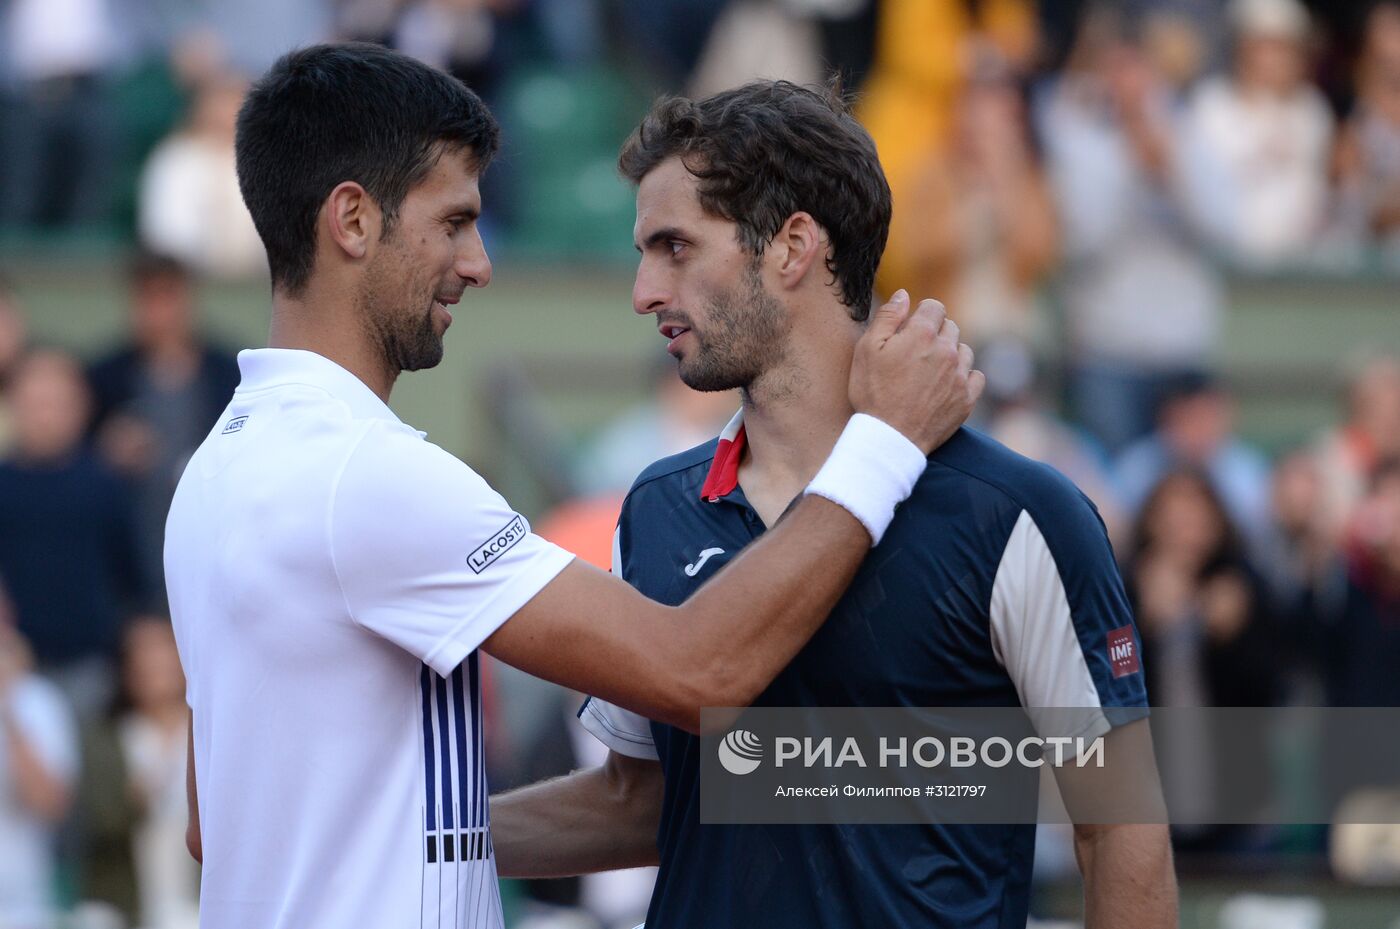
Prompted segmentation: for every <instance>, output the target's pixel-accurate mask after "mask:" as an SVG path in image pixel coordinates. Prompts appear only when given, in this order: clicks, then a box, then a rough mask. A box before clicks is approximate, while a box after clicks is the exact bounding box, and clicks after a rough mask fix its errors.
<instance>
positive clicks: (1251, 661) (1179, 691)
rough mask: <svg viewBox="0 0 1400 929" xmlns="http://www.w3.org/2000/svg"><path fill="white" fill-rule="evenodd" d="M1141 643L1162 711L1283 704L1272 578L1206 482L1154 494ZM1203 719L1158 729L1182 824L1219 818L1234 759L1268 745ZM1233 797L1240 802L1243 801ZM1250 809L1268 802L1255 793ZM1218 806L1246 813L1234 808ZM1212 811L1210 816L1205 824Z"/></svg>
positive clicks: (1190, 838) (1191, 476)
mask: <svg viewBox="0 0 1400 929" xmlns="http://www.w3.org/2000/svg"><path fill="white" fill-rule="evenodd" d="M1124 579H1125V581H1126V584H1127V589H1128V596H1129V600H1130V602H1131V603H1132V606H1133V614H1134V616H1136V618H1137V624H1138V632H1139V634H1140V635H1141V637H1142V661H1143V667H1144V669H1145V673H1146V674H1147V697H1148V700H1149V701H1150V702H1151V704H1152V705H1153V706H1161V707H1184V708H1186V707H1210V706H1273V705H1275V704H1276V703H1277V702H1278V699H1279V696H1280V691H1281V684H1282V668H1281V667H1280V649H1279V648H1278V643H1277V641H1276V635H1275V631H1274V626H1273V623H1272V621H1271V617H1270V614H1269V612H1268V605H1269V604H1268V598H1267V594H1266V590H1265V588H1264V585H1263V582H1262V581H1261V580H1260V578H1259V576H1258V575H1257V574H1256V572H1255V571H1254V569H1253V567H1252V566H1251V565H1250V563H1249V562H1248V560H1247V559H1246V558H1245V555H1244V547H1243V544H1242V543H1241V541H1240V537H1239V533H1238V531H1237V530H1236V528H1235V526H1234V525H1233V524H1232V523H1231V521H1230V517H1229V514H1228V512H1227V511H1226V509H1225V506H1224V504H1223V503H1222V502H1221V500H1220V498H1219V496H1218V495H1217V494H1216V492H1215V490H1214V488H1213V487H1212V486H1211V482H1210V480H1209V478H1208V477H1206V475H1204V474H1202V473H1200V472H1198V471H1191V470H1180V471H1173V472H1171V473H1170V474H1168V475H1166V476H1165V477H1164V478H1163V479H1162V480H1161V482H1160V483H1159V484H1158V485H1157V486H1156V487H1155V488H1153V490H1152V492H1151V494H1150V495H1149V496H1148V498H1147V501H1146V503H1145V505H1144V506H1143V509H1142V512H1141V514H1139V517H1138V521H1137V525H1136V527H1135V529H1134V531H1133V541H1132V543H1131V546H1130V548H1129V552H1128V560H1127V564H1126V566H1125V568H1124ZM1215 722H1216V720H1215V719H1214V718H1213V717H1209V716H1206V715H1204V714H1199V713H1196V714H1166V715H1165V716H1164V717H1163V718H1162V719H1160V720H1158V721H1157V722H1154V725H1153V735H1154V740H1155V741H1156V742H1157V744H1158V753H1157V757H1158V759H1159V760H1160V763H1161V767H1162V772H1163V786H1164V790H1165V794H1166V798H1167V802H1168V805H1169V806H1170V807H1171V809H1172V810H1173V812H1174V814H1176V815H1177V816H1178V817H1179V819H1180V820H1181V821H1184V822H1212V821H1216V820H1215V819H1214V818H1213V817H1210V816H1209V811H1212V810H1215V809H1217V807H1216V804H1217V803H1222V802H1225V801H1226V797H1227V793H1226V790H1225V787H1226V785H1227V783H1228V780H1229V779H1228V777H1227V776H1225V774H1224V772H1227V771H1229V770H1230V769H1231V768H1233V767H1234V765H1233V764H1232V759H1234V758H1238V757H1246V758H1248V757H1259V756H1260V755H1261V754H1263V753H1264V752H1265V751H1266V749H1267V733H1266V732H1265V731H1263V730H1262V729H1261V730H1259V731H1257V732H1254V733H1251V737H1250V738H1240V737H1239V735H1238V734H1235V735H1234V736H1233V738H1228V739H1227V738H1224V737H1223V734H1221V733H1219V732H1217V730H1216V727H1215ZM1238 800H1239V798H1238V797H1233V796H1232V797H1231V803H1232V804H1233V803H1234V802H1238ZM1250 802H1252V803H1260V804H1262V803H1264V802H1267V798H1266V797H1261V796H1258V795H1257V794H1256V795H1255V796H1254V797H1253V798H1252V800H1251V801H1250ZM1219 809H1240V807H1239V806H1233V805H1231V806H1226V807H1220V808H1219ZM1203 814H1204V815H1205V816H1206V817H1207V818H1202V817H1203ZM1173 835H1174V840H1175V844H1176V846H1177V848H1178V851H1181V850H1182V849H1183V848H1184V847H1190V848H1192V849H1198V850H1202V851H1210V850H1222V849H1223V847H1227V846H1229V845H1231V844H1235V843H1240V842H1248V841H1250V838H1249V835H1248V834H1247V833H1246V834H1245V835H1235V834H1233V833H1232V832H1230V831H1229V830H1224V829H1221V828H1179V829H1176V830H1174V833H1173Z"/></svg>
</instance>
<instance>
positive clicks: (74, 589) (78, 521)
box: [0, 351, 145, 719]
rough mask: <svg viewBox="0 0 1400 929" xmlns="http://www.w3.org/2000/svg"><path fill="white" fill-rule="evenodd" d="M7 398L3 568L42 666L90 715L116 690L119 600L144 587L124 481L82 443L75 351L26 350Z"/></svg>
mask: <svg viewBox="0 0 1400 929" xmlns="http://www.w3.org/2000/svg"><path fill="white" fill-rule="evenodd" d="M9 402H10V408H11V413H12V415H13V425H14V446H13V449H12V451H11V453H10V455H9V456H8V457H7V458H6V459H4V460H3V461H0V576H3V577H5V578H6V580H7V582H8V584H9V587H10V594H11V596H12V597H13V600H14V604H15V611H16V616H17V623H18V627H19V630H20V632H21V633H23V635H24V636H25V638H26V639H28V640H29V643H30V645H31V646H32V647H33V649H34V653H35V656H36V657H37V659H38V663H39V668H40V669H41V670H42V671H44V672H45V673H46V674H48V675H49V676H50V677H51V678H53V679H54V680H55V681H56V683H58V684H59V685H60V686H61V687H62V688H63V689H64V691H65V692H67V694H68V696H69V698H70V699H71V700H72V702H73V704H74V706H75V708H76V709H77V710H78V712H79V714H80V715H81V716H82V717H83V718H87V719H91V718H93V717H95V716H96V715H97V714H98V713H99V712H100V711H101V708H102V707H104V706H105V705H106V704H107V703H108V701H110V699H111V696H112V693H113V691H114V689H115V673H114V671H113V660H114V659H115V657H116V651H117V644H118V636H119V628H120V618H121V615H122V609H123V606H124V605H128V604H131V603H133V602H135V601H136V600H138V599H139V598H140V597H141V596H142V595H143V594H144V592H145V590H144V585H143V583H142V578H141V576H140V573H139V568H138V567H137V564H136V561H135V546H134V542H133V535H132V528H131V515H130V510H129V506H128V504H129V499H128V498H129V491H128V490H127V488H126V486H125V485H123V484H122V482H121V481H120V479H119V478H118V477H117V476H116V475H115V474H114V473H113V472H111V471H110V470H108V468H107V467H106V465H105V464H103V462H102V461H101V460H100V459H99V458H98V457H97V456H96V455H94V454H92V453H91V452H90V451H88V449H87V448H86V447H85V445H84V443H83V434H84V428H85V426H86V424H87V420H88V409H89V401H88V394H87V387H86V384H85V382H84V380H83V373H82V369H81V368H80V367H79V366H78V363H77V361H75V360H74V359H73V358H71V357H69V356H68V355H65V354H62V353H60V352H57V351H36V352H33V353H31V354H30V355H28V356H26V357H25V359H24V360H23V361H21V362H20V364H19V366H18V368H17V369H16V371H15V374H14V377H13V379H12V381H11V387H10V392H9Z"/></svg>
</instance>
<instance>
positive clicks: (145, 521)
mask: <svg viewBox="0 0 1400 929" xmlns="http://www.w3.org/2000/svg"><path fill="white" fill-rule="evenodd" d="M130 280H131V317H130V327H131V328H130V331H131V336H130V341H129V342H128V343H127V344H126V345H123V346H122V347H120V348H119V349H117V350H116V351H115V352H114V353H113V354H111V355H109V356H107V357H105V358H103V359H101V360H99V361H98V362H97V363H96V364H94V365H93V366H92V367H91V368H90V369H89V372H88V378H89V380H90V381H91V384H92V392H93V425H92V429H93V434H94V436H95V437H96V439H97V444H98V448H99V449H100V450H101V452H102V455H103V457H104V458H105V459H107V461H108V462H109V463H110V464H111V465H112V466H113V467H114V468H116V469H117V470H118V471H119V472H121V473H122V474H123V475H124V476H125V477H126V478H127V479H128V480H130V481H131V482H132V485H133V489H134V492H135V500H136V529H137V537H138V545H139V558H140V562H141V568H142V571H143V573H144V574H145V575H146V576H148V577H150V578H151V579H152V580H153V581H155V582H157V583H153V584H152V590H153V591H154V592H155V602H154V603H150V604H143V605H144V606H146V607H149V608H156V609H159V608H160V607H161V606H162V604H163V599H162V595H161V594H160V592H161V591H163V590H164V588H165V585H164V584H163V583H159V581H161V579H162V578H163V565H162V560H163V556H162V549H163V547H164V541H165V514H166V513H168V512H169V510H170V499H171V497H172V495H173V494H174V492H175V484H176V482H178V481H179V479H180V474H181V472H182V471H183V470H184V467H185V462H186V460H188V458H189V456H190V454H191V453H192V452H193V451H194V450H195V449H196V448H197V447H198V446H199V443H200V442H202V441H203V440H204V436H205V434H206V433H208V432H209V429H210V427H212V426H213V424H214V421H215V420H216V419H218V416H219V413H220V412H221V411H222V410H223V408H224V407H225V406H227V405H228V402H229V399H230V398H231V397H232V396H233V391H234V388H236V387H237V386H238V377H239V375H238V362H237V361H236V360H235V359H234V357H233V356H232V355H231V354H229V353H227V352H225V351H222V350H220V349H218V348H216V347H215V346H213V345H212V344H210V343H209V342H208V341H207V340H206V339H204V338H203V337H202V336H201V335H200V334H199V332H198V330H197V328H196V313H195V292H194V281H193V279H192V278H191V276H190V273H189V271H188V269H186V268H185V267H184V266H183V265H182V264H180V263H179V262H178V261H176V260H175V259H173V258H168V257H165V256H161V255H156V254H151V253H143V254H141V255H138V256H137V257H136V259H135V260H134V261H133V263H132V266H131V272H130Z"/></svg>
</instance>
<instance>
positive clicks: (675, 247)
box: [668, 239, 685, 258]
mask: <svg viewBox="0 0 1400 929" xmlns="http://www.w3.org/2000/svg"><path fill="white" fill-rule="evenodd" d="M668 244H669V245H670V246H671V257H672V258H674V257H676V256H677V255H679V254H680V253H681V251H682V250H683V249H684V248H685V243H684V242H680V241H677V240H676V239H672V240H671V241H670V242H669V243H668Z"/></svg>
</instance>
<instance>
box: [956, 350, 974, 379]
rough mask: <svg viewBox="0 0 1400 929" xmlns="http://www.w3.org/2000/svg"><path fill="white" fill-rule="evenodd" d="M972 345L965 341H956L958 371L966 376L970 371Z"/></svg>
mask: <svg viewBox="0 0 1400 929" xmlns="http://www.w3.org/2000/svg"><path fill="white" fill-rule="evenodd" d="M972 362H973V355H972V346H971V345H968V344H967V343H966V342H959V343H958V373H960V374H962V375H963V376H964V377H967V376H968V375H969V374H970V373H971V372H972Z"/></svg>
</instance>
